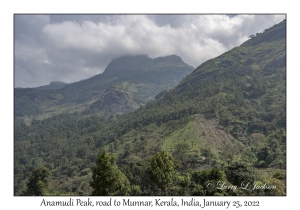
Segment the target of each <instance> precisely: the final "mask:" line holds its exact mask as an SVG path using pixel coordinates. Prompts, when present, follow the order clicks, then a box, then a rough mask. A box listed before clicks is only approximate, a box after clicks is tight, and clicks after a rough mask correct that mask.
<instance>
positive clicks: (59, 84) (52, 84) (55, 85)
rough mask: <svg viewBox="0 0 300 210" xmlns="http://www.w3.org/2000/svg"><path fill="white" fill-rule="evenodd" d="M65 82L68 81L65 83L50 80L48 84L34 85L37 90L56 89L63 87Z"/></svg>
mask: <svg viewBox="0 0 300 210" xmlns="http://www.w3.org/2000/svg"><path fill="white" fill-rule="evenodd" d="M67 84H68V83H65V82H60V81H53V82H50V84H49V85H43V86H39V87H36V89H38V90H57V89H61V88H63V87H65V86H66V85H67Z"/></svg>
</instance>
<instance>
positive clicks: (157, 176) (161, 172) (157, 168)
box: [149, 151, 176, 191]
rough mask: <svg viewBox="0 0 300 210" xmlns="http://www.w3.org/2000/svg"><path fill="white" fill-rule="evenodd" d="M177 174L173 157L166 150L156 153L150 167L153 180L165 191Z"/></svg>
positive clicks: (150, 175)
mask: <svg viewBox="0 0 300 210" xmlns="http://www.w3.org/2000/svg"><path fill="white" fill-rule="evenodd" d="M175 174H176V171H175V170H174V163H173V160H172V157H171V156H170V155H169V154H168V153H167V152H165V151H161V152H157V153H155V154H154V156H153V157H152V160H151V164H150V168H149V177H150V179H151V181H152V182H153V183H154V184H156V185H157V186H158V187H159V188H160V189H161V190H162V191H163V190H165V188H166V187H167V186H168V185H170V184H171V183H172V181H173V179H174V177H175Z"/></svg>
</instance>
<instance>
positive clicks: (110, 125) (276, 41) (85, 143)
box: [14, 21, 286, 196]
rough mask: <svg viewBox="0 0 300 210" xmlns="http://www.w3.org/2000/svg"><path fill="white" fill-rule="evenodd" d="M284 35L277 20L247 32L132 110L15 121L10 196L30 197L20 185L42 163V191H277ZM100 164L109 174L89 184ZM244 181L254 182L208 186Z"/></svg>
mask: <svg viewBox="0 0 300 210" xmlns="http://www.w3.org/2000/svg"><path fill="white" fill-rule="evenodd" d="M285 35H286V21H283V22H281V23H279V24H277V25H275V26H273V27H271V28H269V29H266V30H265V31H264V32H263V33H258V34H256V35H252V36H250V37H251V38H250V39H249V40H248V41H246V42H245V43H243V44H242V45H241V46H238V47H235V48H233V49H232V50H230V51H228V52H226V53H224V54H222V55H220V56H218V57H216V58H214V59H211V60H208V61H206V62H204V63H202V64H201V65H200V66H198V67H197V68H196V69H195V70H194V71H193V72H192V73H191V74H189V75H188V76H186V77H185V78H184V79H183V80H182V81H181V82H180V83H179V84H178V85H177V86H175V87H173V88H171V89H169V90H164V91H161V92H160V93H159V94H157V95H156V96H155V100H153V101H150V102H148V103H147V104H145V105H142V106H140V107H139V108H137V109H136V110H135V111H134V112H130V113H125V114H123V115H111V116H110V117H105V116H101V115H89V116H83V115H82V113H79V112H75V113H68V114H60V115H58V116H55V117H51V118H48V119H45V120H33V121H32V123H31V125H26V124H24V123H19V124H18V125H16V126H15V153H14V155H15V185H14V186H15V194H16V195H36V194H35V193H32V191H30V189H31V186H32V185H29V184H28V183H31V177H35V175H36V174H38V173H40V171H43V172H44V173H45V174H48V172H49V175H47V177H49V181H48V182H46V181H43V182H44V183H45V187H43V188H42V190H40V191H41V192H43V194H44V195H194V196H196V195H285V194H286V184H285V182H286V170H285V169H286V36H285ZM122 59H125V58H122ZM122 59H120V60H119V62H120V66H124V65H123V64H121V63H122V62H121V61H122ZM145 59H146V58H145ZM110 67H111V68H113V69H114V70H115V71H118V67H116V66H108V67H107V68H110ZM119 68H120V67H119ZM120 69H121V68H120ZM109 72H110V71H108V73H107V74H106V76H107V77H109V76H110V75H109V74H110V73H111V74H114V72H113V71H111V72H110V73H109ZM103 75H105V74H103ZM128 75H130V71H129V72H128ZM150 75H151V73H149V76H150ZM136 76H137V77H139V76H138V75H136ZM139 78H140V79H141V81H142V80H143V79H144V78H143V76H140V77H139ZM163 81H164V80H161V81H157V82H158V84H159V83H161V82H163ZM82 84H83V83H82ZM126 87H128V86H126ZM68 88H69V87H68V86H66V87H65V88H63V89H62V90H64V91H67V92H69V93H70V95H72V94H73V93H72V91H71V90H69V89H68ZM75 92H76V91H75ZM75 92H74V94H75ZM108 98H109V97H108ZM107 100H108V99H107ZM104 101H105V99H103V100H102V101H101V100H100V101H95V102H94V103H93V106H95V107H97V106H98V105H101V106H102V105H103V103H104ZM114 157H115V158H114ZM42 167H45V168H42ZM48 170H49V171H48ZM101 171H109V173H110V174H112V175H111V177H112V178H111V179H110V182H103V183H102V184H101V185H99V184H97V183H99V182H100V180H103V179H104V178H105V177H107V175H106V173H104V172H103V173H101ZM50 174H51V175H50ZM162 177H163V178H162ZM97 180H98V181H97ZM244 180H248V181H249V183H250V186H251V189H253V187H254V186H261V187H257V188H256V189H255V190H252V191H251V190H250V191H247V190H242V189H238V190H235V191H233V190H230V189H228V190H225V189H215V188H213V189H208V188H207V183H208V182H213V183H214V184H215V186H216V185H217V183H218V182H219V183H220V182H222V183H223V182H225V183H227V184H229V185H235V186H240V185H241V184H242V182H243V181H244ZM33 186H34V185H33ZM109 186H110V187H109ZM263 186H273V188H272V187H270V188H268V189H266V187H263ZM274 186H276V187H275V188H274ZM28 189H29V190H28Z"/></svg>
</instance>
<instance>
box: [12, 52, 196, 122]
mask: <svg viewBox="0 0 300 210" xmlns="http://www.w3.org/2000/svg"><path fill="white" fill-rule="evenodd" d="M192 70H193V67H191V66H189V65H187V64H185V63H184V62H183V61H182V60H181V58H180V57H178V56H176V55H171V56H166V57H160V58H155V59H151V58H149V57H148V56H147V55H138V56H123V57H121V58H118V59H114V60H113V61H112V62H111V63H110V64H109V65H108V66H107V68H106V69H105V71H104V73H103V74H99V75H96V76H94V77H92V78H90V79H87V80H83V81H80V82H75V83H72V84H68V85H66V86H64V87H63V88H61V89H57V90H49V89H53V88H49V87H48V86H42V87H38V88H36V89H35V88H26V89H22V88H17V89H15V116H17V117H25V116H29V117H31V118H32V116H33V117H34V118H37V119H43V118H46V117H49V116H52V115H53V114H59V113H66V112H75V111H79V112H82V111H85V113H86V114H91V113H95V112H99V111H100V112H103V113H106V114H117V113H123V112H126V111H131V110H133V109H135V108H137V107H138V106H140V105H141V104H145V103H147V102H148V101H150V100H151V99H154V96H155V95H156V94H157V93H159V92H160V91H162V90H165V89H169V88H171V87H172V86H175V85H176V84H177V83H178V82H179V81H180V80H181V79H182V78H184V77H185V76H186V75H187V74H189V73H190V72H191V71H192Z"/></svg>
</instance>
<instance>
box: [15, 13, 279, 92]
mask: <svg viewBox="0 0 300 210" xmlns="http://www.w3.org/2000/svg"><path fill="white" fill-rule="evenodd" d="M284 18H285V17H284V16H282V15H281V16H274V15H268V16H263V15H260V16H257V15H252V16H251V15H237V16H229V15H50V16H48V15H15V86H16V87H36V86H40V85H45V84H48V83H49V82H51V81H54V80H55V81H57V80H58V81H64V82H75V81H78V80H82V79H86V78H89V77H91V76H94V75H95V74H98V73H101V72H103V71H104V69H105V67H106V66H107V65H108V63H109V62H110V61H111V60H112V59H114V58H116V57H119V56H122V55H126V54H148V55H149V56H150V57H158V56H165V55H170V54H176V55H179V56H180V57H181V58H182V59H183V60H184V61H185V62H186V63H188V64H190V65H193V66H198V65H200V64H201V63H202V62H204V61H205V60H207V59H210V58H213V57H216V56H218V55H220V54H221V53H223V52H225V51H227V50H229V49H231V48H232V47H234V46H238V45H239V44H241V43H242V42H244V41H245V40H247V38H248V36H249V35H250V34H253V33H256V32H260V31H262V30H263V29H265V28H268V27H271V26H272V25H274V24H276V23H278V22H280V21H281V20H283V19H284Z"/></svg>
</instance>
